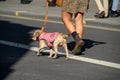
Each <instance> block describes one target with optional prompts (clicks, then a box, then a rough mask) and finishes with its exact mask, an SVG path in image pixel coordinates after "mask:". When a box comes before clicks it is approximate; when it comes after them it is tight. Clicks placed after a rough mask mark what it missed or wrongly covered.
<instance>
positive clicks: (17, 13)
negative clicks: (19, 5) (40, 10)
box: [15, 11, 27, 16]
mask: <svg viewBox="0 0 120 80" xmlns="http://www.w3.org/2000/svg"><path fill="white" fill-rule="evenodd" d="M22 12H27V11H16V12H15V16H19V13H22Z"/></svg>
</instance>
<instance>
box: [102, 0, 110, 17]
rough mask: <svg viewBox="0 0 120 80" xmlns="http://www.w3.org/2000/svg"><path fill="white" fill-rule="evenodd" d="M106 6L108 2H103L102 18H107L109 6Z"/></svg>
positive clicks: (105, 0) (104, 0)
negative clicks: (103, 12) (103, 13)
mask: <svg viewBox="0 0 120 80" xmlns="http://www.w3.org/2000/svg"><path fill="white" fill-rule="evenodd" d="M108 4H109V3H108V0H103V5H104V11H105V15H104V17H108V10H109V5H108Z"/></svg>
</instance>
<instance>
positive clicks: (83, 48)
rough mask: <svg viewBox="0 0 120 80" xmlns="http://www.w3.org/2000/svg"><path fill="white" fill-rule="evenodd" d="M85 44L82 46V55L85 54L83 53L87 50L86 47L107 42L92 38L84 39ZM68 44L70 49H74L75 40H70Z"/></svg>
mask: <svg viewBox="0 0 120 80" xmlns="http://www.w3.org/2000/svg"><path fill="white" fill-rule="evenodd" d="M83 40H84V42H85V44H84V46H82V48H81V52H80V55H85V54H83V52H84V51H85V50H86V49H89V48H92V47H94V46H95V45H101V44H106V42H100V41H94V40H90V39H83ZM67 45H68V49H69V50H70V51H72V49H73V48H74V46H75V42H70V43H68V44H67Z"/></svg>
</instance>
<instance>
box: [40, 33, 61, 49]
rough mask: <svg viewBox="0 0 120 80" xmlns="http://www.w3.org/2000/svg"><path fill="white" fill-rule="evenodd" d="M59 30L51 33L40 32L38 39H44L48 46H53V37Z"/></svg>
mask: <svg viewBox="0 0 120 80" xmlns="http://www.w3.org/2000/svg"><path fill="white" fill-rule="evenodd" d="M58 33H59V32H51V33H42V34H41V35H40V36H39V39H40V40H41V39H44V40H46V41H47V45H48V47H53V42H54V40H55V37H56V35H57V34H58Z"/></svg>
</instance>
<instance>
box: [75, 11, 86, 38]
mask: <svg viewBox="0 0 120 80" xmlns="http://www.w3.org/2000/svg"><path fill="white" fill-rule="evenodd" d="M75 28H76V32H77V34H78V35H79V37H80V38H81V39H82V37H83V31H84V27H83V13H80V12H79V13H76V14H75Z"/></svg>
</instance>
